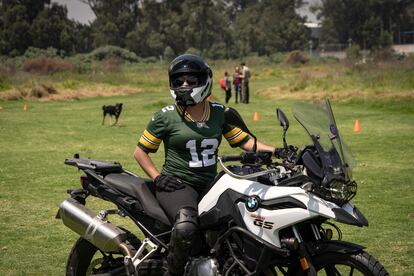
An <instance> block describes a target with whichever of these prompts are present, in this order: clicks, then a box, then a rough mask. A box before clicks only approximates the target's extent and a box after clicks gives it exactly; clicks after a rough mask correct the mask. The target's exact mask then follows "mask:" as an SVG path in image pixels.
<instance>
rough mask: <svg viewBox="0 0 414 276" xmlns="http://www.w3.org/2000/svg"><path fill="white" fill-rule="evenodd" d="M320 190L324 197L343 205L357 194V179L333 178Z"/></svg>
mask: <svg viewBox="0 0 414 276" xmlns="http://www.w3.org/2000/svg"><path fill="white" fill-rule="evenodd" d="M319 192H320V195H321V197H322V198H323V199H326V200H328V201H332V202H333V203H335V204H337V205H339V206H342V205H344V204H345V203H347V202H348V201H350V200H351V199H352V198H353V197H354V196H355V195H356V192H357V184H356V182H355V181H348V182H343V181H338V180H333V181H332V182H331V183H329V184H328V185H327V187H324V188H322V190H320V191H319Z"/></svg>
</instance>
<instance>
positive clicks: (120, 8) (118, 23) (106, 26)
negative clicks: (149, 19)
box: [80, 0, 140, 47]
mask: <svg viewBox="0 0 414 276" xmlns="http://www.w3.org/2000/svg"><path fill="white" fill-rule="evenodd" d="M80 1H81V2H83V3H86V4H88V5H89V7H90V8H91V9H92V11H93V12H94V13H95V15H96V19H95V21H94V22H93V23H92V26H91V28H92V36H93V38H94V42H93V45H94V46H95V47H99V46H104V45H107V44H111V45H116V46H120V47H125V45H126V42H125V38H126V37H127V34H128V33H129V32H130V31H131V30H132V29H134V27H135V25H136V23H137V21H138V16H139V6H140V1H136V0H111V1H106V0H80Z"/></svg>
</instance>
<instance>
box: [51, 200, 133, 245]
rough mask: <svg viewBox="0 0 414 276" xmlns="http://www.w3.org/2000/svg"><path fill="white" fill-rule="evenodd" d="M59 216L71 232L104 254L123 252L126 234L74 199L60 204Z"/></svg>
mask: <svg viewBox="0 0 414 276" xmlns="http://www.w3.org/2000/svg"><path fill="white" fill-rule="evenodd" d="M59 215H60V217H61V219H62V221H63V224H64V225H66V226H67V227H68V228H70V229H71V230H73V231H75V232H76V233H78V234H79V235H80V236H81V237H82V238H84V239H86V240H88V241H89V242H90V243H92V244H93V245H95V246H96V247H98V248H99V249H101V250H102V251H104V252H116V251H119V250H121V251H123V250H122V245H121V244H123V241H125V239H126V235H127V234H126V233H125V232H124V231H122V230H121V229H119V228H118V227H116V226H115V225H113V224H111V223H109V222H107V221H104V220H102V219H101V218H100V217H99V216H98V215H97V214H96V213H94V212H93V211H91V210H89V209H88V208H86V207H85V206H84V205H82V204H80V203H79V202H78V201H76V200H75V199H73V198H68V199H66V200H65V201H63V202H62V203H61V204H60V207H59Z"/></svg>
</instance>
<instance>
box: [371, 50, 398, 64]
mask: <svg viewBox="0 0 414 276" xmlns="http://www.w3.org/2000/svg"><path fill="white" fill-rule="evenodd" d="M394 57H395V51H394V49H392V48H384V49H378V50H376V51H374V52H373V53H372V59H373V60H374V62H384V61H391V60H393V59H394Z"/></svg>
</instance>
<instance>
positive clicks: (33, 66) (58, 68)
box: [22, 57, 74, 74]
mask: <svg viewBox="0 0 414 276" xmlns="http://www.w3.org/2000/svg"><path fill="white" fill-rule="evenodd" d="M73 68H74V66H73V64H72V63H71V62H69V61H66V60H63V59H61V58H48V57H39V58H33V59H28V60H26V61H24V63H23V65H22V70H23V71H25V72H29V73H37V74H53V73H56V72H62V71H69V70H73Z"/></svg>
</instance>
